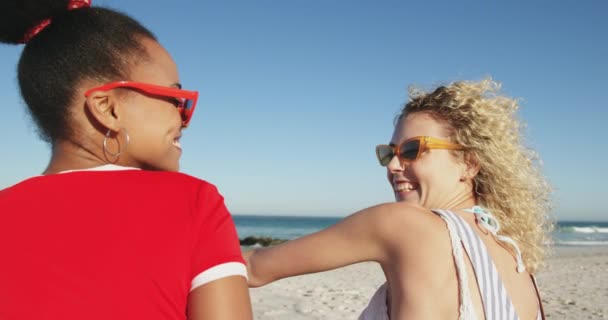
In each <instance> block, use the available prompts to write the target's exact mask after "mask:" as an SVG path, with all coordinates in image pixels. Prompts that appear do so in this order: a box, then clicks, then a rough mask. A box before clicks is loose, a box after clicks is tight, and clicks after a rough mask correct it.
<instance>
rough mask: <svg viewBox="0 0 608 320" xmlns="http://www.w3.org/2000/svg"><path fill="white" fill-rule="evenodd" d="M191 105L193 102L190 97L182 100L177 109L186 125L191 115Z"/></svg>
mask: <svg viewBox="0 0 608 320" xmlns="http://www.w3.org/2000/svg"><path fill="white" fill-rule="evenodd" d="M193 105H194V102H193V101H192V100H190V99H183V100H182V104H181V107H180V110H179V111H180V113H181V115H182V122H183V123H184V126H185V125H187V124H188V122H190V118H191V117H192V111H193V109H192V106H193Z"/></svg>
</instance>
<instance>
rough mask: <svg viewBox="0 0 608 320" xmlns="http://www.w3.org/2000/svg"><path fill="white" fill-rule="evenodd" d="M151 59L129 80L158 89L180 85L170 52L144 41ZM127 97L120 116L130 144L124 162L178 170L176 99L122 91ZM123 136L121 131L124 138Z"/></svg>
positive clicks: (146, 167) (179, 125)
mask: <svg viewBox="0 0 608 320" xmlns="http://www.w3.org/2000/svg"><path fill="white" fill-rule="evenodd" d="M142 45H143V46H144V47H145V48H146V51H147V53H148V55H149V59H144V60H142V61H141V62H140V63H138V64H137V65H136V66H134V67H133V68H132V69H131V73H130V79H128V80H129V81H136V82H144V83H149V84H155V85H159V86H167V87H169V86H172V87H178V86H179V76H178V73H177V67H176V65H175V62H173V59H172V58H171V56H170V55H169V53H168V52H167V51H166V50H165V49H164V48H163V47H162V46H161V45H160V44H158V42H156V41H154V40H150V39H143V40H142ZM122 90H123V91H124V92H125V94H124V95H122V96H123V98H122V99H121V100H120V103H122V104H125V105H124V106H123V107H122V108H118V109H117V112H119V113H120V114H118V115H117V116H118V117H119V119H120V124H121V126H122V127H123V128H124V129H126V133H128V135H129V138H130V139H129V143H128V146H127V147H126V149H125V153H124V154H122V155H121V156H120V157H121V161H120V162H121V163H123V164H125V165H129V166H133V167H138V168H142V169H148V170H168V171H177V170H179V158H180V156H181V153H182V149H181V145H180V143H179V138H180V137H181V130H182V118H181V116H180V113H179V111H178V109H177V108H176V104H175V100H174V99H172V98H164V97H158V96H151V95H147V94H145V93H143V92H141V91H136V90H131V89H122ZM123 134H124V133H122V132H119V133H118V135H119V136H121V135H123Z"/></svg>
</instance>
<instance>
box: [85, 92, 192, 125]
mask: <svg viewBox="0 0 608 320" xmlns="http://www.w3.org/2000/svg"><path fill="white" fill-rule="evenodd" d="M116 88H129V89H135V90H139V91H142V92H145V93H147V94H150V95H154V96H160V97H171V98H174V100H175V107H176V108H177V110H178V111H179V113H180V115H181V116H182V126H184V127H187V126H188V123H189V122H190V119H192V113H194V108H195V107H196V101H197V100H198V92H197V91H187V90H182V89H179V88H172V87H163V86H157V85H153V84H147V83H141V82H133V81H117V82H111V83H106V84H104V85H102V86H99V87H95V88H92V89H89V90H87V92H85V93H84V96H85V97H88V96H89V95H90V94H91V93H93V92H94V91H108V90H112V89H116Z"/></svg>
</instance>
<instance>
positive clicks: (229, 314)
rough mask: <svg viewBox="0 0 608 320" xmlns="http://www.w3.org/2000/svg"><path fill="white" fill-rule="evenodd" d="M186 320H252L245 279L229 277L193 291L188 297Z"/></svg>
mask: <svg viewBox="0 0 608 320" xmlns="http://www.w3.org/2000/svg"><path fill="white" fill-rule="evenodd" d="M188 319H189V320H215V319H222V320H250V319H253V314H252V311H251V300H250V298H249V288H248V287H247V279H245V277H243V276H230V277H225V278H221V279H218V280H215V281H211V282H209V283H207V284H204V285H202V286H200V287H198V288H196V289H194V290H193V291H192V292H190V295H189V296H188Z"/></svg>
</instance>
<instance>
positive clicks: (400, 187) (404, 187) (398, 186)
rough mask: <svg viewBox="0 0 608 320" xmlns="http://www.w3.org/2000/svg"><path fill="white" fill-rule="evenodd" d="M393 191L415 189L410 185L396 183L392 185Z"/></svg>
mask: <svg viewBox="0 0 608 320" xmlns="http://www.w3.org/2000/svg"><path fill="white" fill-rule="evenodd" d="M394 189H395V191H412V190H414V189H416V188H415V187H414V185H412V184H411V183H397V184H395V185H394Z"/></svg>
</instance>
